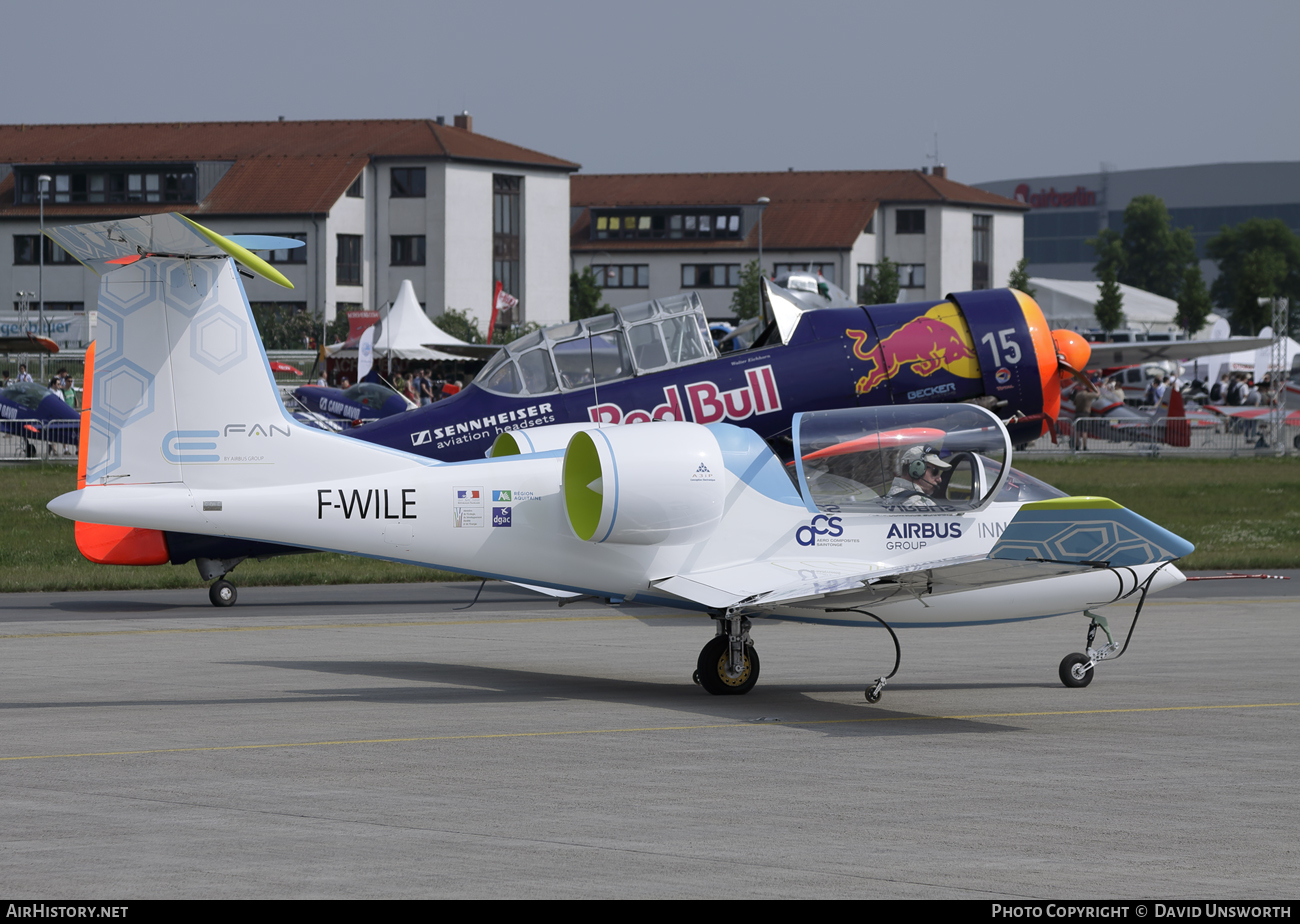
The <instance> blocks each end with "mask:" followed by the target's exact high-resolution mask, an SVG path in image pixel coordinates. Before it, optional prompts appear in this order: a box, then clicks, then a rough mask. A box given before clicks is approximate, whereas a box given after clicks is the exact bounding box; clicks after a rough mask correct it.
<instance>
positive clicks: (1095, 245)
mask: <svg viewBox="0 0 1300 924" xmlns="http://www.w3.org/2000/svg"><path fill="white" fill-rule="evenodd" d="M1088 246H1090V247H1091V248H1092V249H1093V250H1094V251H1095V252H1096V254H1097V262H1096V263H1095V264H1094V265H1093V267H1092V271H1093V272H1094V273H1095V274H1096V275H1097V278H1098V279H1101V278H1102V276H1104V275H1105V274H1106V273H1110V274H1111V275H1112V276H1114V277H1115V281H1116V282H1118V281H1119V278H1120V277H1121V276H1123V275H1124V270H1125V263H1126V261H1125V255H1124V242H1123V240H1122V239H1121V238H1120V236H1119V232H1118V231H1116V230H1115V229H1114V228H1106V229H1105V230H1104V231H1102V232H1101V233H1100V234H1098V235H1097V236H1096V237H1094V238H1090V239H1089V240H1088Z"/></svg>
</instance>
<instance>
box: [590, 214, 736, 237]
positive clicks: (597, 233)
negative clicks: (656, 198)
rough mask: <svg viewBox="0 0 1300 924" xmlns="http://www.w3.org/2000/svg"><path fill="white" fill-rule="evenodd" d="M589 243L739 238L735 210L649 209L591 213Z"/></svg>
mask: <svg viewBox="0 0 1300 924" xmlns="http://www.w3.org/2000/svg"><path fill="white" fill-rule="evenodd" d="M591 234H592V239H593V240H598V241H608V240H634V239H641V240H663V239H670V240H683V239H687V238H691V239H695V240H698V239H701V238H704V239H712V240H726V239H732V240H735V239H738V238H739V237H740V210H739V209H710V210H709V211H707V212H705V211H702V210H701V211H695V212H692V213H691V214H682V213H680V211H677V212H673V211H668V210H662V209H661V210H657V211H655V210H649V209H618V210H615V209H593V210H592V223H591Z"/></svg>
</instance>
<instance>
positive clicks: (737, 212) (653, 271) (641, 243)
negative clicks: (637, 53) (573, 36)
mask: <svg viewBox="0 0 1300 924" xmlns="http://www.w3.org/2000/svg"><path fill="white" fill-rule="evenodd" d="M570 195H571V199H570V204H571V209H570V220H571V222H572V227H571V230H570V236H569V250H570V255H571V261H572V266H573V269H574V270H575V271H579V272H580V271H581V270H582V269H584V268H585V267H588V266H590V267H592V268H593V269H594V270H595V271H596V274H597V277H598V279H599V280H600V282H601V284H602V285H603V287H604V290H605V298H606V300H607V301H608V302H609V304H611V305H613V306H614V307H621V306H622V305H627V304H632V303H635V302H639V301H645V300H647V299H650V298H659V297H662V296H667V295H675V294H678V293H681V292H687V291H692V290H694V291H698V292H699V293H700V296H701V298H702V299H703V301H704V305H705V309H706V311H707V312H708V314H709V317H710V318H724V317H727V316H729V315H730V314H731V310H730V304H731V297H732V294H733V293H734V292H735V289H736V286H737V285H738V283H739V275H740V269H741V267H742V266H744V265H745V264H746V263H748V262H750V261H751V260H754V259H756V258H757V257H758V251H759V243H760V235H761V238H762V251H763V261H762V263H763V271H764V272H765V273H766V274H767V275H768V276H769V277H770V276H772V275H774V274H775V275H780V273H781V272H782V271H783V270H786V269H792V268H796V267H811V268H812V269H813V270H814V271H820V272H821V273H822V275H823V276H824V277H825V278H826V279H827V280H828V281H830V282H832V283H834V284H835V285H837V286H839V287H840V288H842V289H844V290H845V291H847V292H848V293H849V294H850V295H856V294H857V291H858V288H859V287H860V286H862V285H864V284H865V283H866V282H867V281H868V279H870V278H871V276H872V274H873V273H874V272H875V267H876V265H877V264H879V262H880V260H881V259H882V258H883V257H888V258H889V259H890V260H891V261H893V262H894V263H896V264H898V265H899V269H900V277H901V282H902V289H901V291H900V292H899V296H898V299H899V301H922V300H938V299H942V298H943V297H944V296H945V295H946V294H947V293H949V292H961V291H967V290H970V289H985V288H995V287H997V286H1003V285H1006V283H1007V278H1008V276H1009V275H1010V274H1011V271H1012V269H1014V268H1015V265H1016V263H1017V262H1019V260H1020V258H1021V256H1022V253H1023V236H1024V235H1023V215H1024V212H1025V211H1027V210H1028V206H1026V205H1025V204H1024V203H1022V202H1016V201H1014V200H1012V199H1008V198H1005V197H1003V196H999V195H994V194H992V193H988V192H985V191H983V190H980V189H975V188H974V187H971V186H965V185H963V184H961V183H956V182H954V181H952V180H950V179H948V178H947V175H946V170H945V169H944V168H942V167H938V168H935V169H934V170H933V171H923V170H856V171H813V172H794V171H789V172H786V173H696V174H625V175H605V176H601V175H576V176H574V177H573V178H572V182H571V184H570ZM760 198H766V199H767V200H769V201H768V203H766V204H762V203H760V202H759V199H760ZM760 215H761V219H762V221H761V229H760Z"/></svg>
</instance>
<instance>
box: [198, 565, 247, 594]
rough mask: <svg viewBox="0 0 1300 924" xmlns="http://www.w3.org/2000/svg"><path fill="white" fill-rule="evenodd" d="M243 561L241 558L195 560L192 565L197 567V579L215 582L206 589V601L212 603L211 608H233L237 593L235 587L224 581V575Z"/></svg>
mask: <svg viewBox="0 0 1300 924" xmlns="http://www.w3.org/2000/svg"><path fill="white" fill-rule="evenodd" d="M243 560H244V559H243V558H242V557H241V558H196V559H194V564H195V565H197V566H198V569H199V577H200V578H202V579H203V580H205V581H212V580H214V579H215V582H214V583H213V585H212V586H211V587H209V588H208V599H209V600H211V601H212V605H213V606H234V605H235V601H236V600H237V599H239V592H238V591H237V590H235V585H234V584H232V583H230V582H229V581H227V580H226V575H227V574H229V573H230V572H231V571H234V570H235V566H236V565H238V564H239V563H240V562H241V561H243Z"/></svg>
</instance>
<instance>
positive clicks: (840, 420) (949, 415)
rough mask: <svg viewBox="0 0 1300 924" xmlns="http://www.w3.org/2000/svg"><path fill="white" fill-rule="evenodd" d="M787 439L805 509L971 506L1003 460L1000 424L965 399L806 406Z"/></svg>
mask: <svg viewBox="0 0 1300 924" xmlns="http://www.w3.org/2000/svg"><path fill="white" fill-rule="evenodd" d="M793 438H794V444H795V446H796V447H797V452H796V455H795V458H794V459H793V460H792V461H791V462H790V463H789V464H790V465H792V466H794V467H795V469H796V472H797V476H798V477H797V479H796V481H797V483H798V484H799V485H800V490H801V491H802V493H803V496H804V500H805V503H806V504H807V505H808V508H809V510H821V511H838V510H853V511H854V512H858V513H867V512H878V513H882V514H892V515H898V514H926V513H960V512H964V511H969V510H978V509H980V508H981V507H983V506H985V505H986V504H988V503H989V502H991V501H992V500H993V499H994V498H995V497H997V495H998V492H999V491H1000V490H1001V489H1002V488H1003V484H1004V482H1005V481H1006V480H1007V468H1006V465H1007V463H1008V461H1009V460H1010V458H1011V444H1010V438H1009V437H1008V435H1007V430H1006V427H1004V426H1003V425H1002V422H1001V421H999V420H998V419H997V418H996V417H994V416H993V415H992V414H990V413H989V412H988V411H986V410H984V409H983V408H980V407H976V406H975V405H970V404H931V405H906V406H899V407H879V408H849V409H845V410H834V411H810V412H805V413H802V414H796V415H795V419H794V432H793ZM927 473H928V474H927ZM926 477H928V478H929V479H930V481H932V482H937V484H934V485H933V486H929V485H927V484H926V481H925V478H926ZM1049 490H1052V491H1054V490H1055V489H1049ZM1051 496H1059V492H1057V493H1056V495H1051ZM1020 499H1022V500H1025V499H1030V498H1027V497H1021V498H1020Z"/></svg>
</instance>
